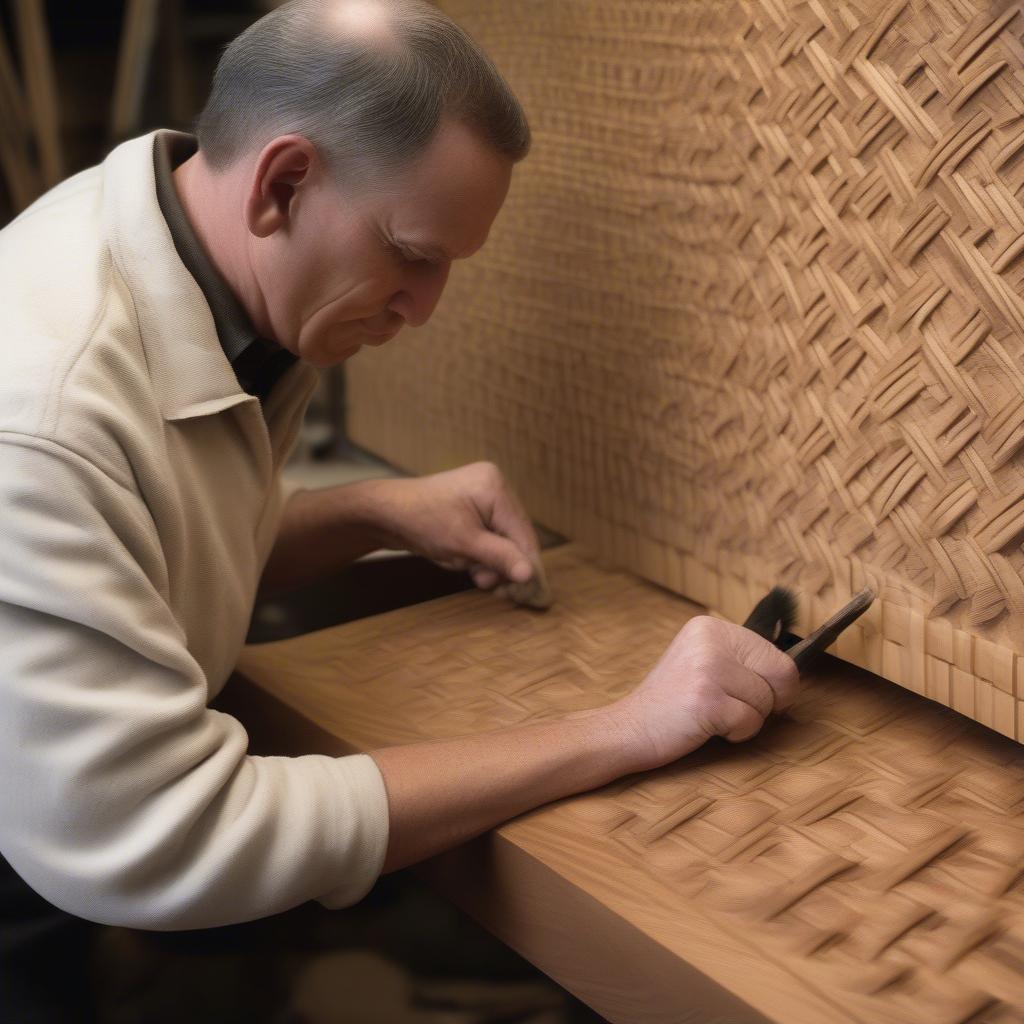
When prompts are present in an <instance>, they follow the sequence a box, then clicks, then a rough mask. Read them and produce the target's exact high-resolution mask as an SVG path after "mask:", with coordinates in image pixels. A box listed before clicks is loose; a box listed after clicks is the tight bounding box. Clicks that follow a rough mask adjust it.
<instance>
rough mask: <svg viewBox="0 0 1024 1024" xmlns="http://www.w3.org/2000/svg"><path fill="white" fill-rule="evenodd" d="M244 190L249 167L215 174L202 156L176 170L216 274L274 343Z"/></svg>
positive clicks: (184, 200)
mask: <svg viewBox="0 0 1024 1024" xmlns="http://www.w3.org/2000/svg"><path fill="white" fill-rule="evenodd" d="M244 186H245V168H244V167H243V166H241V165H239V166H236V167H234V168H230V169H229V170H227V171H224V172H215V171H213V170H212V169H211V168H210V166H209V165H208V164H207V163H206V161H205V160H204V159H203V155H202V153H201V152H198V153H195V154H193V155H192V156H190V157H189V158H188V160H186V161H185V162H184V163H183V164H180V165H179V166H178V167H177V168H176V169H175V171H174V187H175V190H176V191H177V193H178V198H179V200H180V201H181V205H182V208H183V209H184V211H185V216H186V217H188V220H189V223H190V224H191V225H192V230H193V231H194V232H195V234H196V237H197V238H198V239H199V241H200V243H201V244H202V246H203V248H204V249H205V250H206V254H207V256H208V257H209V259H210V262H211V263H212V264H213V266H214V269H215V270H216V271H217V273H219V274H220V276H221V277H223V278H224V280H225V282H227V285H228V287H229V288H230V289H231V291H232V293H233V294H234V296H235V298H236V299H238V301H239V303H240V304H241V306H242V309H244V310H245V312H246V315H247V316H248V317H249V319H250V320H251V321H252V324H253V326H254V327H255V328H256V330H257V331H258V332H259V333H260V334H261V335H262V336H263V337H265V338H270V339H273V337H274V336H273V333H272V332H271V328H270V320H269V317H268V316H267V307H266V303H265V302H264V299H263V295H262V292H261V291H260V288H259V285H258V284H257V281H256V277H255V275H254V274H253V272H252V267H251V265H250V262H249V258H248V247H247V245H246V228H245V223H244V221H243V219H242V216H241V210H240V206H241V200H240V199H239V197H240V196H241V195H242V194H243V193H242V191H241V189H243V188H244Z"/></svg>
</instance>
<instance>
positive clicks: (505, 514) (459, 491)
mask: <svg viewBox="0 0 1024 1024" xmlns="http://www.w3.org/2000/svg"><path fill="white" fill-rule="evenodd" d="M373 513H374V526H375V528H376V529H377V530H378V531H379V533H380V536H381V543H382V546H384V547H389V548H397V549H400V550H406V551H411V552H413V553H414V554H418V555H423V556H425V557H426V558H429V559H431V561H433V562H436V563H437V564H438V565H440V566H443V567H444V568H445V569H456V570H467V571H468V572H469V574H470V577H471V578H472V580H473V582H474V583H475V584H476V585H477V586H478V587H480V588H481V589H485V590H486V589H489V588H490V587H493V586H495V585H496V584H497V583H500V582H510V583H525V582H526V581H527V580H528V579H530V577H531V576H532V575H533V573H534V566H535V565H537V564H538V563H539V559H540V551H539V544H538V543H537V535H536V533H535V532H534V529H533V526H532V525H531V523H530V520H529V517H528V516H527V515H526V512H525V511H524V510H523V506H522V505H521V503H520V502H519V499H518V498H517V497H516V496H515V494H514V493H513V492H512V490H511V488H510V487H509V486H508V484H507V483H506V482H505V478H504V477H503V476H502V474H501V470H500V469H498V467H497V466H495V465H494V463H493V462H474V463H472V464H471V465H468V466H461V467H459V468H458V469H451V470H448V471H447V472H444V473H435V474H434V475H433V476H425V477H418V478H414V479H409V480H377V481H374V495H373Z"/></svg>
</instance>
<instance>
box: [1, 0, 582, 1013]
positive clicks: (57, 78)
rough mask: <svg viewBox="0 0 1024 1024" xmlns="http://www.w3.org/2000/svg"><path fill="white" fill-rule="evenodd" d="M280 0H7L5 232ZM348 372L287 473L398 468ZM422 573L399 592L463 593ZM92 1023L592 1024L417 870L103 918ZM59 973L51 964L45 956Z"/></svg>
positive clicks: (364, 588) (329, 478) (306, 617)
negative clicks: (305, 897)
mask: <svg viewBox="0 0 1024 1024" xmlns="http://www.w3.org/2000/svg"><path fill="white" fill-rule="evenodd" d="M271 6H273V4H272V3H269V2H268V3H264V4H260V3H257V2H247V0H218V2H213V3H209V2H207V3H199V2H197V0H191V2H184V0H128V2H127V3H114V2H105V0H87V2H81V0H80V2H73V0H60V2H50V3H43V2H41V0H0V226H2V225H4V224H6V223H7V222H8V221H9V220H11V219H12V218H13V217H14V216H16V215H17V214H18V213H19V212H20V211H21V210H23V209H24V208H25V207H27V206H28V205H29V204H30V203H31V202H32V201H33V200H34V199H36V198H37V197H38V196H39V195H41V194H42V193H43V192H45V191H46V190H47V189H48V188H49V187H51V186H52V185H54V184H56V183H57V182H59V181H61V180H63V179H64V178H66V177H68V176H70V175H71V174H74V173H75V172H77V171H79V170H81V169H83V168H86V167H89V166H92V165H93V164H96V163H98V162H99V161H101V160H102V159H103V158H104V156H105V155H106V154H107V153H108V152H109V151H110V149H111V148H112V147H113V146H114V145H115V144H117V143H118V142H121V141H123V140H124V139H127V138H131V137H133V136H136V135H140V134H142V133H144V132H147V131H149V130H151V129H153V128H156V127H168V128H177V129H181V130H188V129H189V127H190V125H191V123H192V120H193V118H194V117H195V115H196V113H197V112H198V110H199V108H200V106H201V105H202V103H203V100H204V99H205V96H206V91H207V87H208V83H209V81H210V78H211V75H212V72H213V68H214V66H215V64H216V61H217V57H218V55H219V53H220V50H221V48H222V47H223V46H224V45H225V44H226V43H227V41H228V40H230V39H231V38H232V37H233V36H235V35H237V34H238V33H239V32H240V31H242V30H243V29H244V28H245V27H246V26H247V25H249V24H250V23H251V22H252V21H254V20H255V19H256V18H258V17H259V16H260V15H261V14H263V13H265V12H266V11H267V10H268V9H269V8H270V7H271ZM344 394H345V388H344V371H343V368H341V367H339V368H337V369H335V370H331V371H325V372H324V374H323V380H322V384H321V387H320V389H319V391H318V393H317V395H316V397H315V399H314V401H313V403H312V404H311V407H310V411H309V415H308V417H307V422H306V424H305V429H304V432H303V438H302V441H301V443H300V446H299V449H298V450H297V452H296V455H295V458H294V459H293V460H292V463H291V464H290V465H289V467H288V469H287V473H288V475H289V476H291V477H292V478H293V479H298V480H299V481H301V482H302V483H303V484H304V485H306V486H328V485H331V484H335V483H343V482H347V481H350V480H355V479H360V478H364V477H368V476H376V475H388V474H392V473H394V470H392V469H391V468H390V467H388V466H387V465H385V464H384V463H381V462H380V461H379V460H377V459H375V458H373V457H372V456H370V455H368V454H367V453H364V452H361V451H359V450H357V449H356V448H354V447H353V446H351V445H350V444H349V443H348V442H347V440H346V438H345V431H344V421H345V403H344ZM467 585H468V583H467V581H466V580H465V579H464V578H463V577H461V576H455V575H454V574H444V573H442V572H441V570H437V575H436V577H430V578H427V579H424V577H423V575H422V573H421V574H420V576H419V577H417V581H416V583H415V585H414V587H413V589H416V588H417V587H418V588H419V592H418V593H413V592H412V591H411V590H407V592H406V593H405V595H404V598H403V600H404V602H405V603H408V602H409V601H411V600H415V599H417V598H419V599H422V598H423V597H426V596H433V595H435V594H438V593H442V592H445V591H451V590H456V589H460V588H462V587H465V586H467ZM394 586H395V583H394V578H392V577H388V576H387V574H384V575H383V576H380V575H378V578H377V581H376V583H375V584H374V585H373V586H372V587H371V585H370V584H369V583H360V584H359V585H358V586H357V587H356V588H355V590H354V589H353V585H352V580H351V579H348V580H345V581H339V582H337V584H335V585H333V587H332V586H331V585H327V586H326V587H322V588H320V589H319V590H317V591H315V592H309V593H304V594H303V593H299V594H295V595H291V596H290V598H289V600H287V601H284V602H280V601H279V602H271V603H265V604H262V605H259V606H257V609H256V611H255V613H254V619H253V627H252V632H251V634H250V640H251V641H254V642H259V641H262V640H272V639H278V638H282V637H284V636H288V635H294V634H295V633H297V632H300V631H306V630H310V629H316V628H322V627H323V626H326V625H329V624H332V623H333V622H336V621H339V620H341V619H342V618H353V617H358V616H359V615H362V614H370V613H372V612H375V611H379V610H381V609H382V608H383V607H384V606H385V605H386V604H387V602H388V601H389V600H391V599H392V598H393V596H394V595H393V593H392V590H393V588H394ZM94 953H95V955H94V960H93V964H92V971H93V974H94V977H95V979H96V983H97V990H98V998H99V1019H100V1021H101V1024H139V1022H145V1024H163V1022H167V1024H172V1022H173V1024H179V1022H181V1021H186V1020H187V1021H189V1022H191V1024H206V1022H209V1024H214V1022H216V1024H233V1022H236V1021H237V1022H239V1024H241V1022H245V1024H261V1022H269V1024H286V1022H287V1024H374V1022H379V1024H403V1022H410V1024H412V1022H416V1024H477V1022H479V1024H485V1022H489V1024H515V1022H522V1024H583V1022H600V1020H601V1018H599V1017H598V1016H596V1015H595V1014H594V1013H592V1012H591V1011H590V1010H588V1009H587V1008H586V1007H585V1006H583V1004H581V1003H579V1002H577V1001H576V1000H575V999H573V998H572V997H571V996H570V995H569V994H568V993H566V992H565V991H564V990H562V989H561V988H559V987H558V986H557V985H555V983H554V982H552V981H550V980H549V979H548V978H547V977H546V976H544V975H543V974H541V973H540V972H539V971H537V970H536V969H535V968H534V967H533V966H532V965H530V964H529V963H527V962H526V961H525V960H523V959H521V958H520V957H518V956H517V955H516V954H515V953H513V952H512V951H511V950H509V949H508V948H507V947H505V946H504V945H503V944H502V943H501V942H499V941H498V940H497V939H494V938H493V937H491V936H490V935H489V934H488V933H486V932H485V931H483V930H482V929H480V928H479V927H478V926H477V925H475V924H474V923H473V922H472V921H471V920H470V919H469V918H467V917H465V916H464V915H463V914H462V913H461V912H460V911H458V910H456V909H455V908H453V907H451V906H450V905H449V904H447V903H446V902H443V901H442V900H440V899H439V898H438V897H436V896H434V895H433V893H432V892H431V891H430V890H429V889H428V888H426V886H425V885H424V884H423V883H421V882H419V881H418V880H417V879H416V877H415V876H414V875H413V874H412V873H410V872H398V873H396V874H394V875H390V876H387V877H385V878H383V879H382V880H381V881H380V882H379V883H378V885H377V887H376V888H375V889H374V891H373V892H372V893H371V894H370V896H369V897H368V898H367V899H366V900H364V901H363V902H362V903H361V904H359V905H358V906H357V907H355V908H353V909H351V910H347V911H334V912H331V911H327V910H325V909H323V908H322V907H320V905H319V904H315V903H310V904H306V905H305V906H303V907H299V908H296V909H295V910H294V911H292V912H290V913H288V914H283V915H280V916H277V917H273V918H267V919H265V920H263V921H257V922H253V923H251V924H246V925H238V926H232V927H228V928H220V929H214V930H211V931H203V932H182V933H167V934H164V933H150V932H140V931H135V930H131V929H124V928H104V929H103V930H102V932H101V936H100V940H99V942H98V944H97V946H96V948H95V951H94ZM46 966H47V969H48V970H50V971H52V973H53V977H54V982H55V984H59V983H60V982H59V976H60V965H58V964H49V965H46Z"/></svg>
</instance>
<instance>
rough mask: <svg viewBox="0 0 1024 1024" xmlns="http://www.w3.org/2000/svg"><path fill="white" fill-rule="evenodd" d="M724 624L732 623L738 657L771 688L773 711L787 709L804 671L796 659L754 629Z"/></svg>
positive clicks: (798, 688)
mask: <svg viewBox="0 0 1024 1024" xmlns="http://www.w3.org/2000/svg"><path fill="white" fill-rule="evenodd" d="M723 625H725V626H728V627H729V628H730V631H731V633H732V637H733V641H734V647H733V650H734V653H735V655H736V659H737V660H738V661H739V662H740V664H742V665H744V666H746V668H748V669H750V671H751V672H753V673H755V674H756V675H757V676H759V677H760V678H761V679H762V680H763V681H764V682H765V683H766V684H767V685H768V686H769V687H770V688H771V691H772V708H771V710H773V711H784V710H785V709H786V708H788V707H789V706H790V705H791V704H792V703H793V701H794V700H795V699H796V696H797V694H798V693H799V691H800V672H799V670H798V669H797V667H796V662H795V661H793V659H792V658H791V657H790V656H789V655H788V654H786V652H785V651H780V650H779V649H778V647H776V646H775V645H774V644H773V643H771V642H770V641H768V640H765V638H764V637H762V636H758V635H757V633H755V632H754V631H753V630H750V629H745V628H744V627H743V626H737V625H734V624H733V623H723Z"/></svg>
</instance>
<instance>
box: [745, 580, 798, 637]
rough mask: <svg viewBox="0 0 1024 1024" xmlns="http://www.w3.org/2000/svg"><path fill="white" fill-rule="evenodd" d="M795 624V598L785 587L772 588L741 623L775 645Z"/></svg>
mask: <svg viewBox="0 0 1024 1024" xmlns="http://www.w3.org/2000/svg"><path fill="white" fill-rule="evenodd" d="M795 622H796V596H795V595H794V594H793V591H792V590H790V589H789V588H787V587H772V589H771V590H770V591H769V592H768V593H767V594H766V595H765V596H764V597H762V598H761V600H760V601H758V602H757V604H756V605H755V606H754V610H753V611H752V612H751V613H750V615H749V616H748V617H747V621H746V622H744V623H743V625H744V626H746V627H747V629H752V630H753V631H754V632H755V633H757V635H758V636H763V637H764V638H765V640H770V641H771V642H772V643H775V641H776V640H778V639H779V637H780V636H782V635H783V634H784V633H788V632H789V631H790V629H792V627H793V624H794V623H795Z"/></svg>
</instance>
